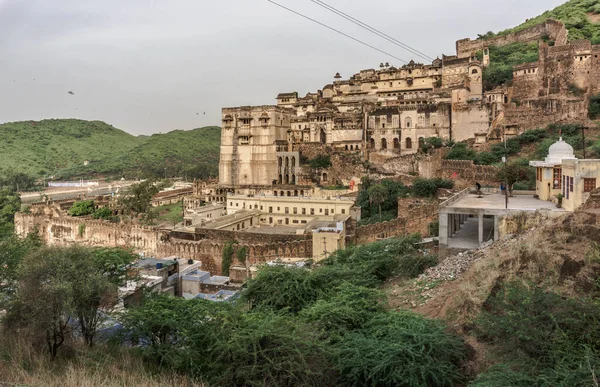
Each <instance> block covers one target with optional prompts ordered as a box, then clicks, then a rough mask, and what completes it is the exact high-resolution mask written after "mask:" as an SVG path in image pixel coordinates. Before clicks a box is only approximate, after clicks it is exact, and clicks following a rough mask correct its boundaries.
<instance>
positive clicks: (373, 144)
mask: <svg viewBox="0 0 600 387" xmlns="http://www.w3.org/2000/svg"><path fill="white" fill-rule="evenodd" d="M369 142H370V146H371V149H375V139H374V138H372V139H371V140H370V141H369Z"/></svg>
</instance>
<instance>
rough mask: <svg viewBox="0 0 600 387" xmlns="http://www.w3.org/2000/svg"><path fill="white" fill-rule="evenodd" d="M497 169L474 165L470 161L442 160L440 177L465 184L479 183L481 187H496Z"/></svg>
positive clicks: (490, 166) (489, 166)
mask: <svg viewBox="0 0 600 387" xmlns="http://www.w3.org/2000/svg"><path fill="white" fill-rule="evenodd" d="M499 170H500V169H499V168H498V167H495V166H492V165H475V163H473V161H472V160H442V166H441V177H442V178H444V179H452V180H462V181H464V182H467V184H475V182H479V184H481V185H491V186H495V185H497V182H498V180H497V178H496V176H497V175H498V171H499Z"/></svg>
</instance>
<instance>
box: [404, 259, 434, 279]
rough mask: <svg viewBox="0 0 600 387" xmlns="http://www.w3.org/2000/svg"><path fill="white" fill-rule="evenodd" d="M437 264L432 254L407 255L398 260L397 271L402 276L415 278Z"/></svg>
mask: <svg viewBox="0 0 600 387" xmlns="http://www.w3.org/2000/svg"><path fill="white" fill-rule="evenodd" d="M437 264H438V260H437V258H436V257H435V256H433V255H421V254H414V255H408V256H406V257H404V258H402V259H401V260H400V265H399V267H398V273H399V274H400V276H401V277H404V278H416V277H418V276H419V275H421V274H422V273H423V272H424V271H425V270H427V269H428V268H430V267H433V266H435V265H437Z"/></svg>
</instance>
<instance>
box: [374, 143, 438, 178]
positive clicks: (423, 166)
mask: <svg viewBox="0 0 600 387" xmlns="http://www.w3.org/2000/svg"><path fill="white" fill-rule="evenodd" d="M446 153H447V150H446V149H434V150H432V151H430V153H428V154H412V155H405V156H399V157H394V158H390V159H386V160H385V162H384V163H383V164H381V165H379V169H380V170H381V171H382V172H383V173H385V174H392V173H393V174H404V175H418V176H420V177H424V178H427V179H431V178H434V177H439V176H440V170H441V165H442V159H443V158H444V157H445V155H446Z"/></svg>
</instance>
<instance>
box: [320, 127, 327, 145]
mask: <svg viewBox="0 0 600 387" xmlns="http://www.w3.org/2000/svg"><path fill="white" fill-rule="evenodd" d="M319 137H320V138H319V141H320V142H321V144H325V143H327V133H325V129H321V132H320V136H319Z"/></svg>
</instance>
